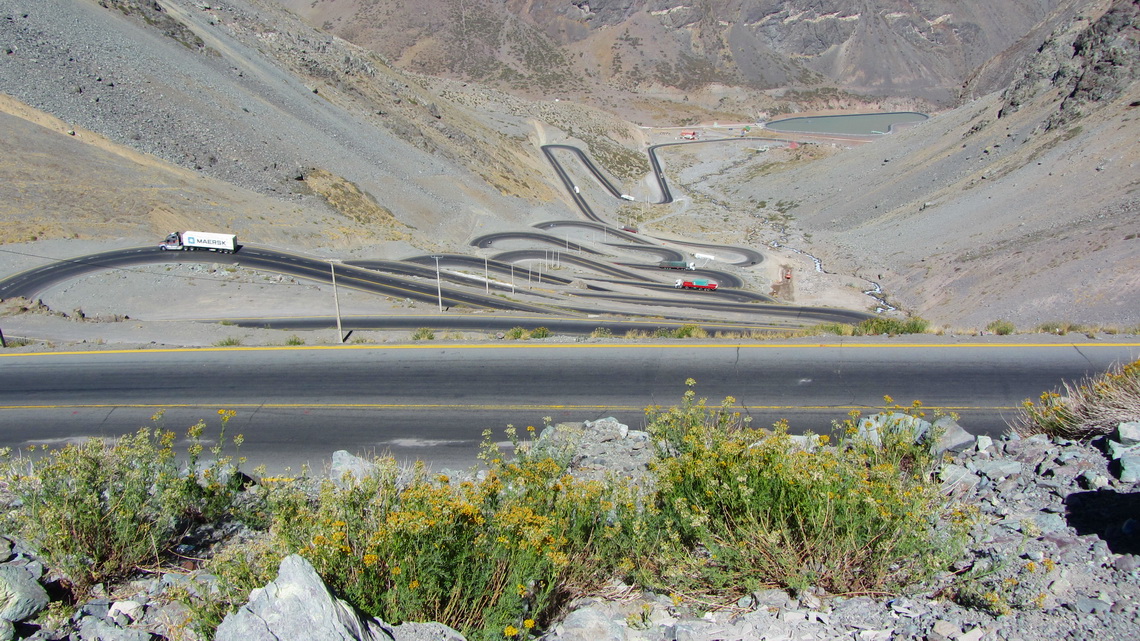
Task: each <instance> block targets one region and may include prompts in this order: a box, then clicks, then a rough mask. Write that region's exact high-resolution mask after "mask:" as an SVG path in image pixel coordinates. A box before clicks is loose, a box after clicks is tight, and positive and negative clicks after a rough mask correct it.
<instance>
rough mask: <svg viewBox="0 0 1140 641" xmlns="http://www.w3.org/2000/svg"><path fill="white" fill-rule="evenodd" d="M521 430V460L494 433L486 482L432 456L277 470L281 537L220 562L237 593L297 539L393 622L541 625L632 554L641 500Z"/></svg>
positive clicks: (340, 584) (240, 597)
mask: <svg viewBox="0 0 1140 641" xmlns="http://www.w3.org/2000/svg"><path fill="white" fill-rule="evenodd" d="M487 436H489V434H485V437H487ZM511 438H512V440H515V439H514V435H513V431H511ZM515 442H516V444H517V445H516V452H517V453H518V457H517V458H516V459H515V460H513V461H511V462H505V461H504V459H503V456H502V454H501V453H499V451H498V450H497V448H496V447H495V446H494V445H491V444H490V443H489V441H487V442H485V443H484V455H483V457H482V458H483V459H484V461H485V463H486V464H487V466H488V473H487V475H486V476H485V477H484V478H482V480H479V481H476V482H462V483H453V482H452V480H451V479H449V478H448V477H446V476H442V475H433V474H429V473H428V472H427V471H426V470H425V469H424V468H423V467H417V468H416V469H415V470H414V473H413V475H412V477H411V478H410V479H408V478H407V476H406V472H402V471H401V469H400V467H399V466H398V465H397V463H396V462H395V460H393V459H390V458H389V459H381V460H378V461H376V463H377V467H376V469H375V471H374V472H372V473H370V474H369V475H367V476H365V477H364V478H360V479H356V480H353V481H350V482H345V483H334V482H331V481H326V482H323V483H322V484H321V485H320V491H319V494H317V495H316V496H315V497H314V496H313V495H312V494H311V493H309V492H307V491H305V487H304V486H303V485H302V484H301V483H299V482H287V483H281V484H276V483H274V484H272V487H273V488H274V489H272V490H271V491H270V496H269V497H268V499H267V505H269V514H270V515H271V518H272V523H271V525H270V528H269V529H270V531H271V532H272V535H273V541H272V542H271V543H269V544H265V543H262V544H261V546H260V547H259V548H257V549H256V550H254V551H253V552H251V553H245V554H242V553H234V552H231V553H229V554H227V555H226V556H225V557H219V562H217V563H214V564H212V565H211V570H212V571H213V572H215V573H217V574H218V575H219V576H220V577H222V579H223V580H222V581H221V583H222V584H223V585H233V586H237V588H238V589H237V590H236V591H235V592H233V593H232V594H230V596H229V598H230V599H232V604H233V605H235V606H236V605H238V604H240V603H242V602H244V600H245V598H247V596H248V590H249V589H250V588H252V587H256V586H259V585H263V584H264V583H265V582H266V581H268V580H271V579H272V578H273V572H275V570H276V565H275V564H274V562H273V560H274V559H279V558H281V557H282V556H284V555H285V554H289V553H292V552H299V553H300V554H302V555H304V556H305V557H306V558H308V559H309V560H310V561H311V562H312V563H313V565H314V567H315V568H316V569H317V571H318V572H319V573H320V574H321V576H322V577H324V579H325V580H326V581H327V582H328V583H329V584H330V587H331V588H332V589H333V590H334V591H335V592H336V593H337V594H339V595H341V596H342V597H344V598H346V599H347V600H348V601H349V602H350V603H352V604H353V605H354V606H356V607H358V608H361V609H362V610H363V611H364V612H367V613H368V614H370V615H373V616H378V617H380V618H382V619H384V620H385V621H388V622H390V623H400V622H403V621H439V622H442V623H445V624H447V625H450V626H452V627H454V628H456V629H458V630H460V631H462V632H463V634H464V635H465V636H467V638H470V639H502V638H503V635H504V630H506V629H507V628H508V626H510V627H513V628H514V629H516V630H528V629H532V628H541V627H542V626H543V625H545V624H546V623H548V622H549V621H550V620H551V618H552V617H553V616H554V615H555V614H556V613H557V611H558V609H559V607H560V606H561V605H562V604H563V603H565V602H566V600H567V599H569V598H570V597H571V596H574V595H577V594H579V593H581V592H583V591H585V590H588V589H596V588H599V587H600V586H601V582H602V581H603V579H604V577H607V576H609V575H610V574H611V573H612V571H613V570H612V567H613V566H616V565H619V564H622V561H621V560H622V559H623V558H625V557H623V556H622V554H621V550H623V549H626V548H628V546H629V545H630V540H631V537H632V534H631V533H633V532H634V530H635V526H634V525H633V523H634V522H635V521H636V510H635V507H634V506H635V502H634V501H633V500H632V498H631V497H630V492H631V491H632V490H630V489H629V488H628V487H626V486H624V485H621V484H612V485H611V484H603V483H601V482H597V481H583V480H578V479H575V478H573V477H571V476H569V475H567V474H566V472H565V464H566V462H567V461H566V460H559V459H558V458H557V457H556V456H555V455H553V454H552V453H551V452H549V451H543V452H538V451H536V452H535V453H533V454H531V453H529V450H530V448H529V447H528V445H529V443H518V441H517V440H515ZM622 565H623V567H625V568H626V569H629V568H631V567H632V562H630V561H628V560H626V561H625V562H624V564H622ZM215 618H219V617H217V616H215ZM508 636H510V635H508Z"/></svg>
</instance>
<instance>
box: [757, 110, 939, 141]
mask: <svg viewBox="0 0 1140 641" xmlns="http://www.w3.org/2000/svg"><path fill="white" fill-rule="evenodd" d="M927 118H929V116H927V115H926V114H920V113H918V112H915V111H892V112H890V113H878V114H851V115H846V116H806V117H799V118H785V119H783V120H774V121H772V122H768V123H765V124H764V127H765V128H767V129H769V130H771V131H783V132H795V133H810V134H852V135H858V136H867V135H872V134H884V133H888V132H890V130H891V127H894V126H895V125H906V124H913V123H916V122H922V121H923V120H926V119H927Z"/></svg>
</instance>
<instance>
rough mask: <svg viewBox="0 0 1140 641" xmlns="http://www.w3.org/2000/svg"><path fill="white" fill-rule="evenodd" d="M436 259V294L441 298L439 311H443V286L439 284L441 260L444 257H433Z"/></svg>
mask: <svg viewBox="0 0 1140 641" xmlns="http://www.w3.org/2000/svg"><path fill="white" fill-rule="evenodd" d="M432 258H434V259H435V293H436V295H437V296H438V297H439V311H441V312H442V311H443V285H441V284H440V282H439V259H440V258H443V256H436V255H434V254H433V255H432Z"/></svg>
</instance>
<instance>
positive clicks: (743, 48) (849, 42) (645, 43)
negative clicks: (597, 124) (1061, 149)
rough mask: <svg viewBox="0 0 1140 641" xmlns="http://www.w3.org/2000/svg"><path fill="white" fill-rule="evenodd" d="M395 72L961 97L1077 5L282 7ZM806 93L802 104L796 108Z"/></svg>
mask: <svg viewBox="0 0 1140 641" xmlns="http://www.w3.org/2000/svg"><path fill="white" fill-rule="evenodd" d="M279 1H280V2H282V3H283V4H284V5H286V6H288V7H289V8H291V9H293V10H294V11H296V12H298V13H299V14H300V15H302V16H303V17H305V19H307V20H308V21H310V22H311V23H312V24H314V25H319V26H321V27H322V28H324V29H326V30H328V31H330V32H332V33H335V34H337V35H339V36H341V37H343V38H345V39H346V40H349V41H351V42H354V43H356V44H358V45H360V46H362V47H365V48H367V49H371V50H374V51H377V52H380V53H382V54H383V55H384V56H385V57H386V58H388V59H390V60H392V61H393V62H394V63H395V64H396V65H397V66H400V67H401V68H405V69H412V70H415V71H420V72H423V73H427V74H433V75H449V76H451V77H455V78H463V79H470V80H476V81H481V82H491V83H496V84H498V85H500V86H502V87H507V88H512V89H515V90H522V91H525V92H526V93H528V94H529V95H565V94H571V95H580V96H585V95H589V94H591V93H594V92H598V91H601V92H602V93H604V92H605V91H604V90H605V88H606V87H607V86H608V87H609V88H611V89H614V88H619V89H622V90H625V91H628V90H631V89H632V90H634V91H637V92H645V91H649V90H665V91H673V92H679V93H688V92H695V93H694V97H695V95H699V93H700V90H701V88H704V87H708V86H710V85H726V86H736V87H744V88H748V89H753V90H766V89H788V88H791V89H794V90H799V91H804V92H808V91H811V90H815V89H819V88H821V87H832V88H839V89H841V90H844V91H849V92H855V93H865V94H869V95H876V96H892V97H912V98H915V97H917V98H922V99H924V100H929V101H933V102H935V103H939V104H943V105H946V104H949V103H952V102H953V101H955V100H956V99H957V96H958V93H959V89H960V87H961V85H962V83H963V82H964V81H965V80H966V78H967V77H968V76H969V75H970V74H971V73H972V72H973V71H974V70H975V69H976V68H977V67H978V66H979V65H981V64H983V63H985V62H986V61H988V60H989V59H990V58H992V57H993V56H995V55H997V54H999V53H1001V52H1002V51H1003V50H1005V49H1006V48H1007V47H1009V46H1010V45H1011V44H1013V43H1014V42H1016V41H1017V40H1018V39H1019V38H1020V37H1021V36H1023V35H1024V34H1026V33H1028V32H1029V31H1031V30H1032V29H1035V28H1038V27H1039V25H1042V24H1052V23H1054V22H1055V21H1057V20H1059V19H1060V18H1061V17H1063V16H1065V15H1067V14H1068V13H1070V12H1071V11H1072V7H1073V6H1074V5H1076V4H1077V2H1075V1H1074V0H1010V1H1007V2H997V3H995V2H986V1H984V0H965V1H954V2H951V1H944V0H925V1H923V2H907V1H902V0H860V1H858V2H850V1H847V2H840V1H838V0H777V1H772V0H702V1H699V2H680V1H677V0H593V1H591V2H583V1H574V2H562V3H532V2H506V3H498V2H471V1H470V0H447V1H444V2H431V3H427V4H412V3H404V2H399V1H396V0H379V1H377V0H315V1H314V0H279ZM803 98H804V97H801V99H803Z"/></svg>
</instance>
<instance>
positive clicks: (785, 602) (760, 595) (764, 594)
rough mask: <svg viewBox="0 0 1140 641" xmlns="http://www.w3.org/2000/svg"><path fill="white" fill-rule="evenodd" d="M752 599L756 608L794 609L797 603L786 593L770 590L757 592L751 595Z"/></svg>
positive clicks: (774, 589)
mask: <svg viewBox="0 0 1140 641" xmlns="http://www.w3.org/2000/svg"><path fill="white" fill-rule="evenodd" d="M752 599H753V601H754V602H755V603H756V606H757V607H765V608H780V609H784V610H786V609H789V608H794V607H796V605H798V603H797V602H796V600H795V599H794V598H792V597H791V596H790V595H789V594H788V593H787V592H784V591H783V590H778V589H776V588H771V589H768V590H757V591H756V592H753V593H752Z"/></svg>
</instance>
